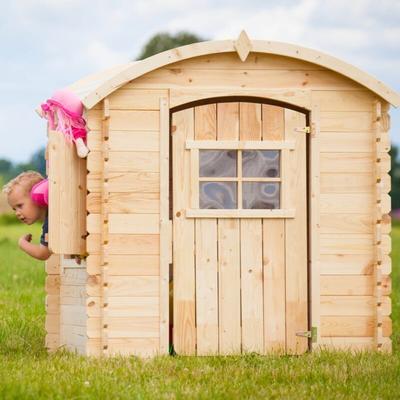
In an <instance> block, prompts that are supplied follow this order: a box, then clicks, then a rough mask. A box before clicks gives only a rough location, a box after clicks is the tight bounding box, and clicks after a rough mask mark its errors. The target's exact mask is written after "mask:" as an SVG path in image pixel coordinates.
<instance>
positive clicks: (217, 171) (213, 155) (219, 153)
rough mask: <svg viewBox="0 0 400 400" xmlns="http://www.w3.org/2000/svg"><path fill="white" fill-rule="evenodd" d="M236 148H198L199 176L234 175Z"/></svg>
mask: <svg viewBox="0 0 400 400" xmlns="http://www.w3.org/2000/svg"><path fill="white" fill-rule="evenodd" d="M236 160H237V151H236V150H200V176H205V177H214V176H229V177H235V176H236V164H237V163H236Z"/></svg>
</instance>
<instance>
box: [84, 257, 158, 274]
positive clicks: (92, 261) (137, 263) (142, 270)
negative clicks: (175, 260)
mask: <svg viewBox="0 0 400 400" xmlns="http://www.w3.org/2000/svg"><path fill="white" fill-rule="evenodd" d="M87 260H88V267H87V268H88V273H89V274H91V275H96V274H100V264H99V263H100V257H99V256H98V255H95V254H92V255H89V257H88V259H87ZM107 263H108V272H107V273H108V275H110V276H112V275H115V276H119V275H129V276H159V273H160V271H159V269H160V260H159V257H158V256H157V255H141V254H140V255H133V254H124V255H120V254H118V255H107Z"/></svg>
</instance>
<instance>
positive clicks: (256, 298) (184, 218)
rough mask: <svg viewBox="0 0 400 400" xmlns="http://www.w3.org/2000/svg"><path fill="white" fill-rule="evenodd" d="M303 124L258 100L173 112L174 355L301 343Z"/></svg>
mask: <svg viewBox="0 0 400 400" xmlns="http://www.w3.org/2000/svg"><path fill="white" fill-rule="evenodd" d="M305 126H306V120H305V115H304V114H302V113H299V112H296V111H293V110H289V109H284V108H281V107H277V106H271V105H265V104H259V103H244V102H241V103H237V102H229V103H214V104H208V105H203V106H198V107H193V108H188V109H185V110H182V111H179V112H175V113H174V114H173V115H172V128H171V134H172V177H173V196H172V197H173V199H172V201H173V285H174V297H173V303H174V320H173V325H174V326H173V332H174V334H173V343H174V348H175V351H176V352H177V353H178V354H187V355H190V354H193V355H194V354H198V355H205V354H237V353H241V352H257V353H261V354H264V353H268V352H280V353H289V354H299V353H303V352H304V351H306V350H307V348H308V343H307V342H308V340H307V338H305V337H303V336H299V335H298V333H300V332H304V331H307V329H308V321H307V308H308V304H307V280H308V279H307V181H306V177H307V171H306V136H305V135H306V133H304V132H300V131H299V129H298V128H304V127H305Z"/></svg>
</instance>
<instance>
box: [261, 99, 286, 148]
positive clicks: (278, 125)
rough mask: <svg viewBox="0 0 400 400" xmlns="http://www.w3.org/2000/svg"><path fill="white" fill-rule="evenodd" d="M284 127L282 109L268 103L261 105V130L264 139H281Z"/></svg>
mask: <svg viewBox="0 0 400 400" xmlns="http://www.w3.org/2000/svg"><path fill="white" fill-rule="evenodd" d="M284 129H285V115H284V109H283V108H282V107H278V106H272V105H270V104H263V105H262V131H263V139H264V140H283V139H284Z"/></svg>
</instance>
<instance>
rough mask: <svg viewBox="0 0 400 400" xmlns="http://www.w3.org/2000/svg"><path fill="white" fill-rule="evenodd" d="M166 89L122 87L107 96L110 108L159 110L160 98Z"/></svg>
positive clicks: (165, 92)
mask: <svg viewBox="0 0 400 400" xmlns="http://www.w3.org/2000/svg"><path fill="white" fill-rule="evenodd" d="M167 94H168V92H167V91H166V90H151V89H150V90H140V89H139V90H135V89H125V88H124V87H122V88H120V89H118V90H116V91H115V92H113V93H111V94H110V96H109V100H110V110H159V109H160V98H161V97H162V96H165V95H167Z"/></svg>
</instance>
